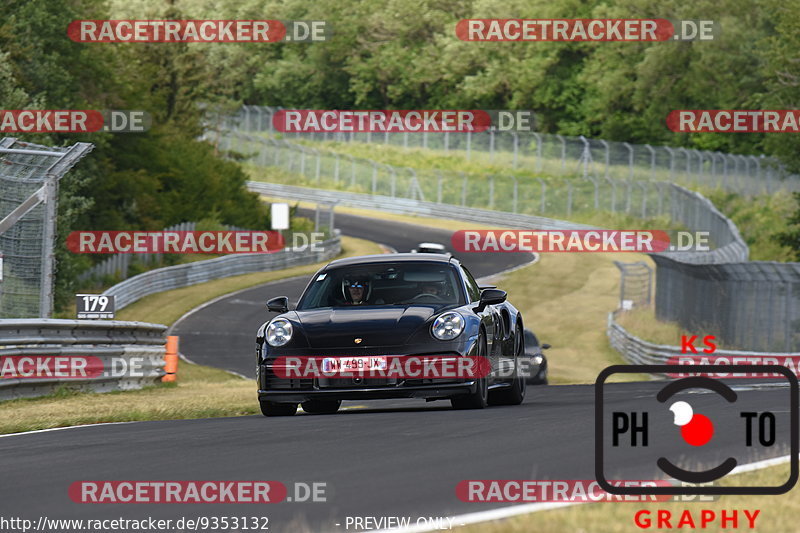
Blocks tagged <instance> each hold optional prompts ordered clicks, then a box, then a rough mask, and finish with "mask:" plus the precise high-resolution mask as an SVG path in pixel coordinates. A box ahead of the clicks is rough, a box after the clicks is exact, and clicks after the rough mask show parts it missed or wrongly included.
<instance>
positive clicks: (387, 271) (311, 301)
mask: <svg viewBox="0 0 800 533" xmlns="http://www.w3.org/2000/svg"><path fill="white" fill-rule="evenodd" d="M463 304H464V295H463V291H462V290H461V286H460V284H459V283H458V278H457V277H456V274H455V270H454V269H453V267H452V266H451V265H450V264H448V263H425V262H402V263H376V264H361V265H349V266H343V267H339V268H332V269H330V270H327V271H325V272H322V273H320V274H317V275H316V277H315V278H314V281H313V282H312V283H311V285H310V286H309V287H308V289H307V290H306V292H305V293H304V294H303V297H302V298H301V299H300V302H299V304H298V306H297V309H298V310H299V311H302V310H307V309H319V308H323V307H349V306H358V305H373V306H374V305H433V306H444V305H463Z"/></svg>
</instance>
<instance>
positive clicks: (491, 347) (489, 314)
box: [461, 265, 502, 378]
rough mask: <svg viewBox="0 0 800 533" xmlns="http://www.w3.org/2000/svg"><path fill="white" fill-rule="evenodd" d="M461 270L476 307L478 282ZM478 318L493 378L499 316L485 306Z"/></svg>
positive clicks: (497, 349) (498, 350)
mask: <svg viewBox="0 0 800 533" xmlns="http://www.w3.org/2000/svg"><path fill="white" fill-rule="evenodd" d="M461 269H462V271H463V273H464V282H465V283H466V285H467V294H468V295H469V299H470V302H471V303H472V304H473V305H475V306H477V305H478V302H479V301H480V299H481V289H480V287H479V286H478V282H476V281H475V278H474V277H473V276H472V274H471V273H470V271H469V270H468V269H467V268H466V267H465V266H463V265H462V266H461ZM478 316H479V317H480V319H481V323H482V324H483V327H484V329H485V330H486V347H487V354H488V357H489V361H490V363H491V365H492V378H494V376H495V375H496V373H497V370H498V368H499V367H500V359H499V355H500V349H499V348H500V346H499V343H500V342H501V341H502V339H499V338H496V337H497V336H498V334H499V332H500V327H499V326H500V324H499V322H498V319H499V316H498V313H497V310H496V309H495V306H493V305H487V306H486V307H485V308H484V309H483V310H481V311H480V312H478Z"/></svg>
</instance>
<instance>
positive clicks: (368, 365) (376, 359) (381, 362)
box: [322, 356, 387, 372]
mask: <svg viewBox="0 0 800 533" xmlns="http://www.w3.org/2000/svg"><path fill="white" fill-rule="evenodd" d="M386 368H387V359H386V357H383V356H355V357H326V358H324V359H323V360H322V371H323V372H369V371H370V370H386Z"/></svg>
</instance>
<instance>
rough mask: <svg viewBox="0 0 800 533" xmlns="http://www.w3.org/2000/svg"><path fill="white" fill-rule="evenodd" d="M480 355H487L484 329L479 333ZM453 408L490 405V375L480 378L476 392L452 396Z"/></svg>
mask: <svg viewBox="0 0 800 533" xmlns="http://www.w3.org/2000/svg"><path fill="white" fill-rule="evenodd" d="M477 342H478V354H477V356H478V357H486V352H487V348H486V336H485V335H484V334H483V331H481V332H480V334H478V341H477ZM450 404H451V405H452V406H453V409H483V408H484V407H486V406H487V405H489V376H483V377H480V378H478V386H477V387H476V388H475V392H473V393H470V394H467V395H466V396H458V397H456V398H450Z"/></svg>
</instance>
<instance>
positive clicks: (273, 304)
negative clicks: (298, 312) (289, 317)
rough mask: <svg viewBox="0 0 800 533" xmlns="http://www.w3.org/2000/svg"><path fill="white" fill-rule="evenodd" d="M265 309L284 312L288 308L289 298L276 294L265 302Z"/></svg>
mask: <svg viewBox="0 0 800 533" xmlns="http://www.w3.org/2000/svg"><path fill="white" fill-rule="evenodd" d="M267 310H268V311H272V312H273V313H285V312H286V311H288V310H289V298H288V297H286V296H278V297H277V298H273V299H272V300H269V301H268V302H267Z"/></svg>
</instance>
